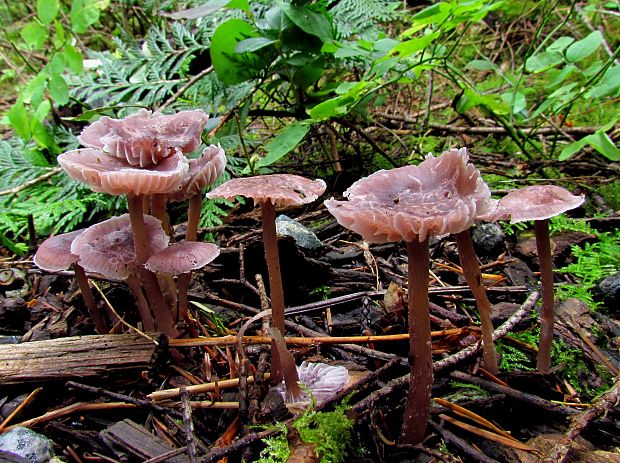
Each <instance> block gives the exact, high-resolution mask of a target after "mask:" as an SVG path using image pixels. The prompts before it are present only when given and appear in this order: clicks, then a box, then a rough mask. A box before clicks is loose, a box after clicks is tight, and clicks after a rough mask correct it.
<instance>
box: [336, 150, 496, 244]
mask: <svg viewBox="0 0 620 463" xmlns="http://www.w3.org/2000/svg"><path fill="white" fill-rule="evenodd" d="M344 195H345V196H346V197H347V198H348V201H336V200H334V199H330V200H328V201H325V205H326V206H327V209H328V210H329V212H331V213H332V214H333V215H334V216H335V217H336V220H337V221H338V222H339V223H340V224H341V225H342V226H344V227H346V228H348V229H350V230H353V231H354V232H356V233H359V234H360V235H362V237H363V238H364V239H365V240H366V241H369V242H374V243H384V242H390V241H400V240H404V241H414V240H416V241H424V240H425V239H426V237H427V236H429V235H443V234H446V233H460V232H462V231H463V230H465V229H467V228H468V227H470V226H471V225H472V224H473V222H474V220H475V218H476V216H477V215H481V214H484V213H486V212H487V211H488V209H489V208H490V207H491V202H490V198H491V192H490V191H489V188H488V186H487V184H486V183H485V182H484V181H483V180H482V177H481V175H480V172H479V171H478V169H476V168H475V167H474V165H473V164H471V163H469V162H468V156H467V151H466V149H465V148H461V149H459V150H456V149H453V150H450V151H446V152H445V153H443V154H442V155H440V156H438V157H433V156H432V155H428V156H427V157H426V159H425V160H424V161H423V162H421V163H420V164H419V165H417V166H405V167H399V168H396V169H391V170H381V171H379V172H376V173H374V174H372V175H370V176H368V177H366V178H363V179H361V180H358V181H357V182H355V183H354V184H353V185H351V187H350V188H349V189H348V190H347V191H345V193H344Z"/></svg>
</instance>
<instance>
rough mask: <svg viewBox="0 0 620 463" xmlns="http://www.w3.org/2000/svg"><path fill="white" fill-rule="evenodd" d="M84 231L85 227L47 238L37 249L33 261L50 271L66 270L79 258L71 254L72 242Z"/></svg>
mask: <svg viewBox="0 0 620 463" xmlns="http://www.w3.org/2000/svg"><path fill="white" fill-rule="evenodd" d="M83 231H84V230H83V229H82V230H76V231H72V232H70V233H64V234H62V235H56V236H52V237H50V238H48V239H46V240H45V241H43V243H41V246H39V249H37V252H36V254H35V255H34V257H33V258H32V261H33V262H34V264H35V265H36V266H37V267H39V268H40V269H42V270H47V271H48V272H57V271H60V270H66V269H67V268H69V267H70V266H71V264H74V263H75V262H77V261H78V259H79V257H78V256H76V255H75V254H71V243H73V240H74V239H75V238H77V237H78V236H79V235H80V234H82V232H83Z"/></svg>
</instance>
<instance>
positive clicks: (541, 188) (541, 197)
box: [494, 185, 585, 223]
mask: <svg viewBox="0 0 620 463" xmlns="http://www.w3.org/2000/svg"><path fill="white" fill-rule="evenodd" d="M584 201H585V197H584V196H583V195H581V196H576V195H574V194H572V193H571V192H570V191H568V190H567V189H565V188H562V187H560V186H556V185H533V186H527V187H525V188H519V189H518V190H513V191H511V192H510V193H508V194H507V195H506V196H504V197H503V198H502V199H500V200H499V204H498V206H497V212H496V213H495V216H494V220H508V219H510V222H511V223H517V222H524V221H526V220H544V219H549V218H551V217H554V216H556V215H559V214H562V213H563V212H566V211H569V210H571V209H575V208H576V207H579V206H581V205H582V204H583V203H584Z"/></svg>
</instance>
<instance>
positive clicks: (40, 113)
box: [33, 100, 52, 122]
mask: <svg viewBox="0 0 620 463" xmlns="http://www.w3.org/2000/svg"><path fill="white" fill-rule="evenodd" d="M51 110H52V104H51V103H50V102H49V101H48V100H43V101H42V102H41V103H39V106H37V109H36V110H35V111H34V115H33V117H34V118H35V119H36V120H38V121H40V122H43V121H44V120H45V118H46V117H47V115H48V114H49V113H50V111H51Z"/></svg>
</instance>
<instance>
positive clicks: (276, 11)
mask: <svg viewBox="0 0 620 463" xmlns="http://www.w3.org/2000/svg"><path fill="white" fill-rule="evenodd" d="M257 24H258V23H257ZM291 26H293V22H292V21H291V20H290V19H289V18H288V16H286V15H285V14H284V11H282V8H280V7H279V6H277V5H276V6H273V7H272V8H270V9H269V10H267V12H266V13H265V21H264V23H262V24H261V25H259V28H263V29H271V30H272V31H276V32H282V31H285V30H286V29H290V28H291Z"/></svg>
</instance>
